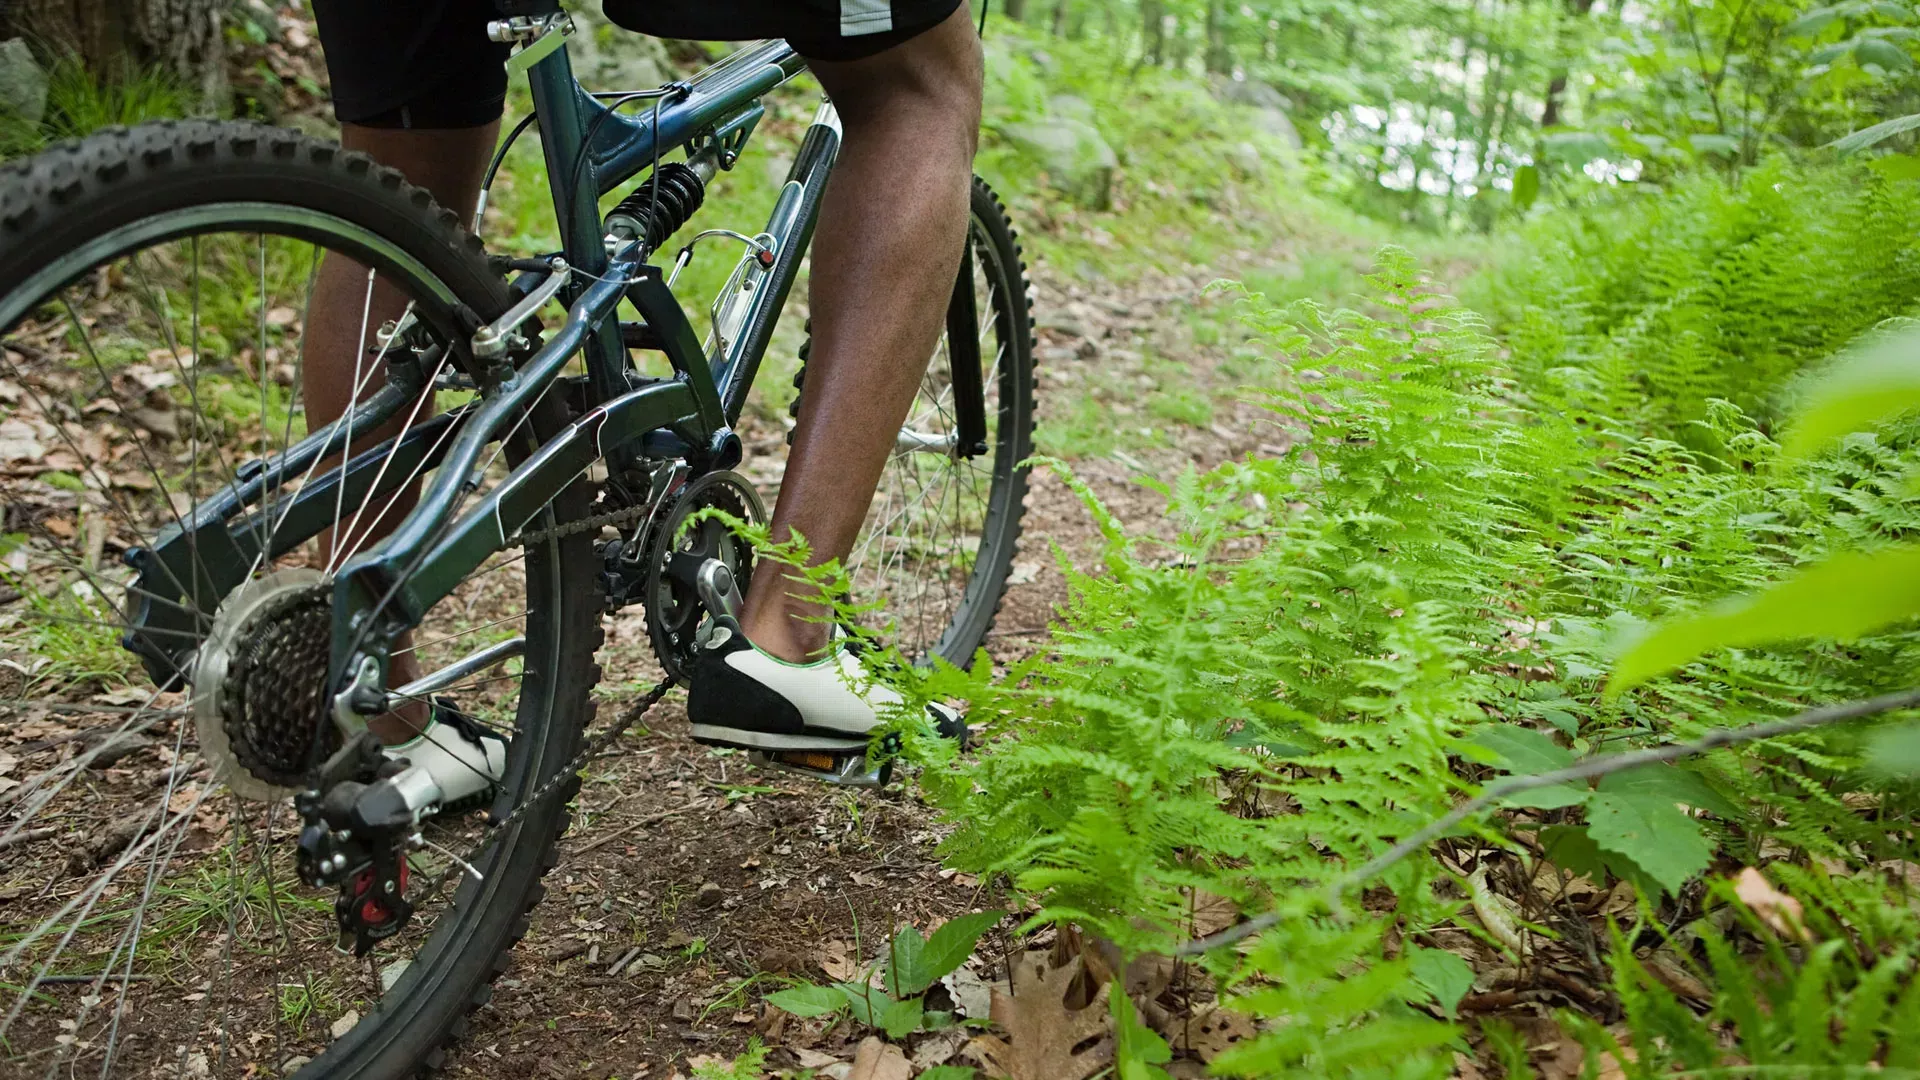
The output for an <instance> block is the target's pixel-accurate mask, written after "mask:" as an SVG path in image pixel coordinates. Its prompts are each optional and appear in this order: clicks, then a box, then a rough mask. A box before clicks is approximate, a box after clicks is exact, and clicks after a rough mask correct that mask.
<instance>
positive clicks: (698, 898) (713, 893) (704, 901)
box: [693, 881, 727, 907]
mask: <svg viewBox="0 0 1920 1080" xmlns="http://www.w3.org/2000/svg"><path fill="white" fill-rule="evenodd" d="M726 897H727V890H725V889H723V888H721V887H720V886H719V884H718V883H717V882H712V881H709V882H707V883H706V884H704V885H702V886H700V891H699V892H697V893H695V894H694V896H693V902H694V903H696V904H699V905H700V906H701V907H713V906H714V905H716V904H718V903H719V902H720V901H722V900H724V899H726Z"/></svg>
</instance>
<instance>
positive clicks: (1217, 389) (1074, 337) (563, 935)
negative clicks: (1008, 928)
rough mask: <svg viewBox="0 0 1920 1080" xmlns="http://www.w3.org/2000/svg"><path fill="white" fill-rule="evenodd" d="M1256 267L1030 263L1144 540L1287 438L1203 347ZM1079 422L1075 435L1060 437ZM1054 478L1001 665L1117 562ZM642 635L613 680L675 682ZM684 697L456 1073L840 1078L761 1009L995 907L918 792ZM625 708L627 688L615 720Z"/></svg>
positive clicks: (608, 796)
mask: <svg viewBox="0 0 1920 1080" xmlns="http://www.w3.org/2000/svg"><path fill="white" fill-rule="evenodd" d="M1241 255H1242V256H1243V257H1245V258H1246V259H1248V260H1249V261H1251V260H1253V259H1254V258H1255V256H1253V255H1252V254H1251V253H1241ZM1246 269H1248V267H1244V266H1216V267H1206V268H1202V267H1188V268H1183V269H1182V270H1180V271H1179V272H1163V271H1154V272H1150V273H1148V274H1146V275H1144V276H1143V277H1141V278H1140V279H1139V280H1137V281H1132V282H1126V283H1121V282H1115V281H1096V282H1094V283H1090V284H1080V283H1070V282H1068V281H1065V280H1062V279H1061V278H1060V277H1058V276H1056V275H1055V274H1053V272H1052V271H1051V269H1050V268H1049V267H1047V266H1045V265H1044V264H1041V265H1037V266H1036V267H1034V268H1033V277H1034V279H1035V311H1036V317H1037V322H1038V325H1039V348H1038V357H1039V365H1038V371H1039V381H1040V385H1039V391H1038V401H1039V424H1040V429H1041V431H1042V432H1043V434H1042V436H1041V445H1042V446H1043V447H1046V446H1049V445H1052V446H1054V447H1056V448H1058V449H1059V450H1060V451H1062V452H1063V456H1065V457H1067V459H1068V461H1069V464H1070V465H1071V466H1072V468H1073V470H1074V472H1075V473H1076V474H1077V475H1078V476H1079V477H1080V478H1082V479H1083V480H1085V481H1086V482H1087V483H1088V484H1089V485H1091V487H1092V489H1093V490H1094V491H1095V492H1096V493H1097V494H1098V495H1099V497H1100V498H1101V499H1102V500H1103V501H1104V502H1105V503H1106V505H1107V506H1108V507H1109V508H1110V509H1111V510H1112V511H1113V512H1114V513H1115V514H1116V515H1117V516H1118V517H1119V519H1120V520H1121V521H1122V522H1124V523H1126V525H1127V526H1128V528H1129V529H1130V530H1131V531H1134V532H1136V533H1140V534H1151V533H1152V531H1153V530H1154V529H1155V528H1156V526H1158V525H1159V524H1160V523H1162V522H1163V521H1164V518H1163V516H1162V513H1161V509H1162V506H1163V501H1162V499H1161V497H1160V496H1159V495H1157V494H1156V493H1155V492H1153V491H1152V490H1151V489H1149V488H1147V487H1146V486H1144V485H1143V484H1141V483H1140V482H1139V481H1140V479H1141V478H1143V477H1158V478H1168V477H1171V476H1174V475H1176V474H1177V473H1178V472H1179V471H1180V470H1182V469H1184V468H1187V467H1189V466H1191V467H1194V468H1198V469H1206V468H1210V467H1212V466H1214V465H1217V464H1219V463H1220V462H1222V461H1224V460H1228V459H1231V458H1235V457H1238V456H1241V455H1244V454H1246V453H1248V452H1258V453H1261V454H1263V455H1271V454H1274V453H1276V452H1277V449H1278V447H1277V445H1276V441H1277V440H1280V439H1282V438H1283V436H1282V433H1281V432H1279V431H1278V429H1276V428H1275V427H1273V426H1272V425H1271V424H1268V423H1266V422H1265V421H1264V419H1263V418H1264V417H1265V415H1266V414H1265V413H1264V411H1263V410H1261V409H1260V408H1259V406H1258V405H1257V404H1255V403H1253V402H1251V401H1248V400H1244V399H1243V398H1242V397H1241V394H1240V391H1239V389H1238V388H1239V387H1240V385H1241V383H1242V380H1240V379H1237V378H1236V377H1234V376H1233V375H1232V374H1230V373H1229V372H1228V371H1227V370H1225V369H1227V368H1230V367H1231V366H1232V362H1233V361H1232V345H1231V344H1230V342H1231V341H1232V335H1230V334H1225V335H1223V334H1218V333H1208V332H1207V331H1206V330H1205V329H1202V330H1201V332H1200V333H1198V334H1196V333H1195V327H1202V328H1206V327H1212V328H1215V329H1217V328H1218V327H1219V325H1220V324H1221V323H1222V322H1224V321H1226V320H1227V319H1228V318H1229V317H1230V316H1229V315H1228V312H1227V308H1228V307H1229V304H1230V298H1228V297H1225V296H1223V295H1221V294H1218V293H1209V292H1208V291H1207V286H1208V284H1209V283H1210V282H1211V281H1213V280H1214V279H1215V278H1217V277H1220V276H1223V275H1234V276H1237V275H1238V274H1240V273H1241V272H1243V271H1244V270H1246ZM1199 338H1211V339H1212V343H1211V344H1203V343H1202V341H1201V340H1198V339H1199ZM1153 358H1160V360H1159V362H1156V361H1155V360H1154V359H1153ZM1167 361H1174V362H1175V363H1174V364H1172V365H1169V364H1167V363H1166V362H1167ZM1150 367H1152V368H1156V369H1157V370H1158V374H1156V373H1154V372H1151V371H1149V370H1148V369H1149V368H1150ZM1168 367H1173V368H1175V369H1177V373H1178V374H1177V379H1178V385H1177V386H1173V385H1169V386H1167V387H1166V389H1168V390H1176V389H1177V390H1179V391H1183V392H1184V394H1185V396H1186V399H1187V400H1195V399H1199V400H1206V401H1209V402H1210V409H1209V410H1208V411H1209V412H1210V414H1211V415H1210V416H1209V417H1206V418H1204V422H1197V423H1181V422H1175V421H1171V420H1168V419H1166V418H1165V417H1163V416H1160V415H1157V414H1156V413H1155V412H1154V410H1153V408H1152V402H1153V400H1154V395H1155V394H1156V393H1159V392H1161V390H1162V386H1161V385H1160V384H1161V383H1162V381H1163V380H1167V379H1169V378H1170V376H1169V375H1168V373H1167V370H1166V369H1167V368H1168ZM1088 403H1092V404H1093V405H1094V406H1095V407H1096V408H1097V409H1098V410H1099V414H1098V415H1100V416H1101V417H1102V418H1103V422H1104V424H1106V425H1109V426H1110V430H1109V431H1107V432H1105V433H1104V435H1105V436H1108V437H1110V438H1111V441H1112V443H1113V445H1112V446H1111V447H1110V448H1107V449H1106V450H1105V452H1095V453H1088V454H1072V453H1064V452H1066V451H1069V450H1070V449H1072V446H1071V441H1072V440H1073V439H1082V440H1086V439H1090V438H1091V437H1092V436H1093V435H1094V434H1095V433H1094V432H1090V431H1088V430H1085V429H1086V428H1087V423H1086V414H1085V412H1084V410H1085V409H1086V408H1087V405H1088ZM1189 415H1190V419H1195V420H1201V419H1203V418H1201V417H1198V416H1194V415H1192V414H1191V413H1190V414H1189ZM1062 426H1065V427H1067V428H1069V432H1070V433H1069V435H1067V436H1064V437H1053V436H1052V435H1051V434H1050V433H1051V431H1053V430H1054V429H1057V428H1059V427H1062ZM752 437H753V434H752V432H748V439H749V442H750V444H751V442H752ZM1063 439H1064V440H1065V443H1066V444H1063ZM768 441H769V442H771V443H777V442H778V440H777V438H775V439H771V440H768ZM1101 441H1102V442H1105V441H1107V439H1106V438H1102V439H1101ZM1094 449H1096V450H1097V449H1099V448H1097V447H1095V448H1094ZM750 471H751V472H758V470H750ZM1033 475H1034V479H1033V486H1032V490H1031V492H1030V494H1029V496H1028V499H1027V512H1026V517H1025V528H1024V533H1023V539H1022V544H1021V553H1020V556H1019V558H1018V560H1017V561H1016V564H1015V572H1014V575H1013V576H1014V579H1015V582H1016V583H1015V584H1013V585H1012V586H1011V587H1010V588H1009V590H1008V593H1007V597H1006V601H1005V604H1004V606H1003V607H1002V609H1001V613H1000V616H999V619H998V621H997V623H996V625H995V628H994V630H993V632H992V635H991V637H990V639H989V641H988V643H987V647H988V650H989V653H990V654H991V655H992V657H993V658H994V660H995V661H996V663H1004V662H1011V661H1015V660H1018V659H1020V658H1023V657H1025V656H1027V655H1029V654H1031V652H1032V651H1033V650H1035V649H1037V648H1042V647H1044V642H1045V631H1046V630H1047V626H1048V622H1049V619H1050V617H1051V615H1052V612H1053V610H1054V608H1055V606H1056V605H1058V604H1060V603H1062V602H1064V601H1065V599H1066V596H1067V584H1066V580H1065V578H1064V576H1063V574H1062V572H1061V569H1060V567H1059V564H1058V562H1057V560H1056V558H1055V556H1054V554H1053V551H1052V550H1051V549H1052V548H1055V547H1057V548H1058V549H1059V551H1060V552H1061V553H1062V555H1064V556H1065V557H1066V558H1068V559H1070V560H1072V561H1073V562H1074V564H1075V565H1076V566H1080V567H1083V568H1084V567H1086V566H1087V564H1088V561H1089V557H1090V556H1092V555H1094V554H1095V553H1096V552H1097V550H1098V543H1099V534H1098V532H1097V530H1096V529H1095V527H1094V524H1093V521H1092V518H1091V517H1090V515H1089V514H1088V513H1087V511H1086V509H1085V507H1084V506H1083V505H1082V503H1081V502H1080V500H1079V498H1078V497H1077V496H1075V495H1074V493H1073V492H1071V491H1070V490H1068V488H1067V486H1066V485H1065V484H1064V483H1063V482H1062V481H1061V480H1060V479H1059V478H1057V477H1056V476H1054V475H1053V474H1052V473H1050V472H1048V471H1047V470H1044V469H1042V470H1036V471H1035V473H1034V474H1033ZM765 494H767V495H768V496H769V498H770V497H771V495H772V494H773V492H772V491H770V490H769V491H767V492H765ZM645 635H646V631H645V627H644V623H643V621H642V618H641V616H640V615H639V614H638V613H637V612H635V613H632V614H627V615H623V616H621V617H619V618H617V619H615V620H614V621H612V623H611V624H610V626H609V632H608V637H607V644H606V646H605V647H604V648H603V649H602V651H601V654H600V657H601V662H602V664H603V665H604V666H605V667H606V669H607V674H606V681H605V683H604V684H603V685H605V686H609V687H619V686H632V685H646V684H650V683H651V681H652V680H653V679H654V678H657V670H656V669H655V668H654V666H653V663H652V660H651V656H650V652H649V650H648V648H647V645H646V636H645ZM682 703H683V699H682V698H681V697H680V696H679V695H677V694H676V695H674V696H673V697H670V698H669V699H668V700H667V701H666V702H664V703H662V705H660V706H659V707H658V708H656V709H655V710H654V712H653V713H652V714H651V715H649V716H648V717H647V719H646V721H645V724H646V730H645V731H636V732H635V733H632V734H629V735H627V736H626V737H624V738H623V739H622V740H620V742H619V743H618V744H617V746H616V747H614V748H613V749H611V750H610V751H609V752H608V753H607V755H605V756H604V757H603V758H601V759H600V760H599V761H596V762H595V763H594V764H593V765H591V766H589V768H588V770H587V780H586V784H585V787H584V788H583V790H582V794H581V796H580V799H579V802H578V806H579V809H580V812H581V813H582V814H584V815H585V816H586V817H587V818H588V819H589V820H590V822H591V824H590V826H588V827H585V828H582V827H580V826H577V825H576V827H575V829H574V833H573V835H572V836H571V837H570V838H569V839H567V840H566V841H564V842H563V844H562V850H563V852H564V854H563V856H562V858H561V861H560V865H559V867H558V868H557V869H556V870H555V871H554V872H553V875H552V876H551V878H550V879H549V886H550V892H549V897H548V899H547V900H546V902H545V903H543V904H542V905H541V906H540V908H539V909H538V910H537V911H536V913H535V916H534V921H533V930H532V932H531V934H530V935H529V936H528V938H527V940H526V941H525V942H523V943H522V945H521V947H520V948H519V949H518V950H517V951H516V953H515V954H514V960H513V967H512V969H511V970H510V971H509V972H507V974H506V975H505V976H504V977H503V978H502V980H501V982H500V984H499V985H498V988H497V990H496V993H495V995H494V998H493V1000H492V1001H491V1002H490V1003H489V1004H488V1005H486V1006H485V1007H483V1008H482V1009H481V1010H480V1012H479V1013H478V1014H477V1015H476V1017H475V1023H474V1026H473V1029H472V1030H471V1032H470V1033H469V1034H468V1036H467V1038H466V1039H465V1040H464V1041H463V1042H462V1044H461V1045H460V1046H459V1048H458V1049H457V1050H456V1052H455V1055H454V1056H453V1058H452V1060H451V1062H450V1066H449V1067H450V1069H451V1070H452V1072H453V1074H454V1075H473V1076H505V1075H511V1076H551V1077H556V1078H569V1080H571V1078H581V1080H585V1078H587V1077H594V1078H596V1080H597V1078H602V1077H606V1076H610V1075H611V1076H619V1077H623V1078H628V1077H636V1076H642V1077H672V1076H675V1075H684V1074H685V1073H686V1072H687V1071H688V1069H689V1066H688V1062H689V1061H692V1062H693V1063H694V1064H696V1065H697V1064H699V1063H701V1062H702V1061H703V1060H704V1059H711V1058H717V1059H719V1060H722V1061H724V1060H729V1059H731V1058H732V1057H733V1056H734V1055H735V1054H737V1053H739V1052H740V1051H741V1050H742V1049H743V1048H744V1047H745V1046H746V1043H747V1039H748V1037H749V1036H756V1035H757V1036H759V1037H760V1038H761V1039H762V1040H763V1041H764V1042H765V1043H766V1044H767V1045H768V1046H769V1047H770V1048H771V1049H772V1051H773V1056H772V1057H771V1058H770V1059H769V1061H768V1064H769V1065H772V1066H783V1067H806V1068H820V1069H822V1072H821V1074H820V1075H822V1076H834V1075H837V1074H838V1073H841V1072H844V1071H846V1070H847V1069H850V1067H851V1066H850V1064H848V1063H849V1062H850V1060H851V1059H852V1058H853V1056H854V1051H855V1045H856V1043H857V1042H858V1041H859V1037H858V1036H859V1033H858V1032H857V1031H855V1030H854V1029H853V1025H851V1024H849V1023H846V1022H841V1023H839V1024H837V1025H832V1026H829V1025H827V1024H825V1023H824V1022H821V1021H801V1020H799V1019H798V1018H795V1017H791V1016H787V1015H786V1014H784V1013H781V1012H779V1011H778V1010H775V1009H773V1008H771V1007H770V1006H764V1005H762V1004H761V1003H760V1001H759V999H760V998H761V996H763V995H764V994H765V993H768V992H770V991H772V990H776V989H779V988H780V987H781V986H782V985H784V984H785V983H786V982H787V981H789V979H788V977H797V978H800V979H807V980H812V981H822V980H829V979H832V980H844V979H848V978H857V972H858V971H859V970H862V969H864V968H865V967H866V966H867V964H868V963H869V962H870V961H872V960H873V959H874V958H876V957H877V956H879V955H880V953H881V952H882V951H883V949H884V945H885V942H886V940H887V938H888V937H889V936H890V935H891V934H892V932H893V931H894V930H895V929H896V928H898V927H900V926H903V925H913V926H917V927H920V928H921V929H923V930H926V929H929V928H930V926H931V925H932V924H934V923H937V922H938V921H940V920H942V919H945V918H948V917H951V916H953V915H956V914H959V913H962V912H965V911H971V910H978V909H979V908H980V906H981V905H982V904H983V903H988V902H994V901H993V899H992V898H991V897H990V896H989V895H988V894H987V893H986V892H984V891H983V889H982V886H981V883H980V882H978V881H976V880H974V879H973V878H971V877H970V876H969V875H965V874H955V873H953V872H952V871H949V870H943V869H942V868H941V865H940V859H939V856H938V853H937V847H938V844H939V842H940V840H941V838H942V829H941V826H940V824H939V822H938V820H937V817H936V815H935V814H934V813H933V812H932V811H931V810H929V809H928V808H926V807H925V806H924V805H923V804H922V803H921V802H920V801H919V800H918V799H917V798H916V797H915V795H914V793H913V789H912V787H911V785H910V784H908V785H900V784H896V785H894V787H892V788H890V789H888V790H885V791H879V792H873V791H850V790H843V789H833V788H827V787H823V786H820V785H817V784H814V783H812V782H810V781H807V780H805V779H804V778H800V777H794V776H791V775H790V774H782V773H763V772H758V771H756V770H754V769H753V768H752V767H751V766H750V765H748V764H747V763H746V762H745V761H744V760H742V759H741V758H739V757H737V756H735V755H733V754H730V753H728V752H725V751H715V750H711V749H709V748H706V747H701V746H698V745H696V744H694V743H693V742H691V741H690V740H689V739H688V738H687V737H686V716H685V711H684V708H683V704H682ZM620 704H621V700H620V695H619V694H618V693H617V692H616V693H613V694H610V695H609V698H608V700H607V702H606V703H605V704H604V705H603V706H602V709H601V712H602V715H603V716H605V715H610V714H611V713H612V712H613V711H614V710H615V709H617V708H618V707H619V706H620ZM1031 944H1032V943H1026V944H1025V945H1023V946H1021V947H1022V948H1025V947H1027V946H1030V945H1031ZM1009 948H1010V946H1009V945H1008V943H1007V942H1006V941H1005V940H1000V939H996V938H990V939H989V940H988V941H987V942H984V943H983V945H982V948H981V949H980V950H979V951H978V953H977V954H976V956H975V958H974V960H973V964H974V965H976V968H975V970H974V972H973V974H974V975H975V976H977V979H969V978H968V977H967V976H964V975H963V976H961V977H960V980H961V986H962V987H965V986H967V985H978V982H979V981H984V982H986V983H992V982H995V981H996V980H997V979H1004V978H1005V977H1006V972H1005V970H1004V967H1002V969H1001V970H999V971H998V973H997V974H996V971H995V970H994V967H995V957H999V958H1000V960H999V962H1000V964H1002V965H1004V963H1005V960H1006V957H1007V956H1008V955H1010V953H1009V951H1008V950H1009ZM622 961H625V962H624V964H623V963H622ZM616 967H617V968H618V970H617V971H615V968H616ZM609 972H614V973H612V974H610V973H609ZM960 996H962V997H964V996H965V994H964V993H962V994H961V995H960ZM984 1001H985V995H984V991H982V992H981V993H980V995H979V996H978V997H974V998H971V999H969V1000H956V1001H955V1004H956V1005H958V1006H960V1008H961V1010H962V1011H963V1012H969V1013H971V1014H972V1015H975V1016H981V1017H983V1016H984V1008H983V1005H984ZM969 1005H971V1008H969V1007H968V1006H969ZM921 1039H922V1041H921V1042H920V1044H919V1045H918V1046H917V1047H916V1048H915V1061H916V1063H917V1064H919V1065H922V1066H929V1065H935V1064H940V1063H942V1062H944V1061H946V1060H947V1059H948V1058H950V1057H954V1056H955V1055H956V1054H958V1053H960V1052H962V1049H963V1048H962V1039H961V1038H960V1037H959V1035H958V1034H949V1035H945V1036H942V1035H932V1036H922V1037H921Z"/></svg>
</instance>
